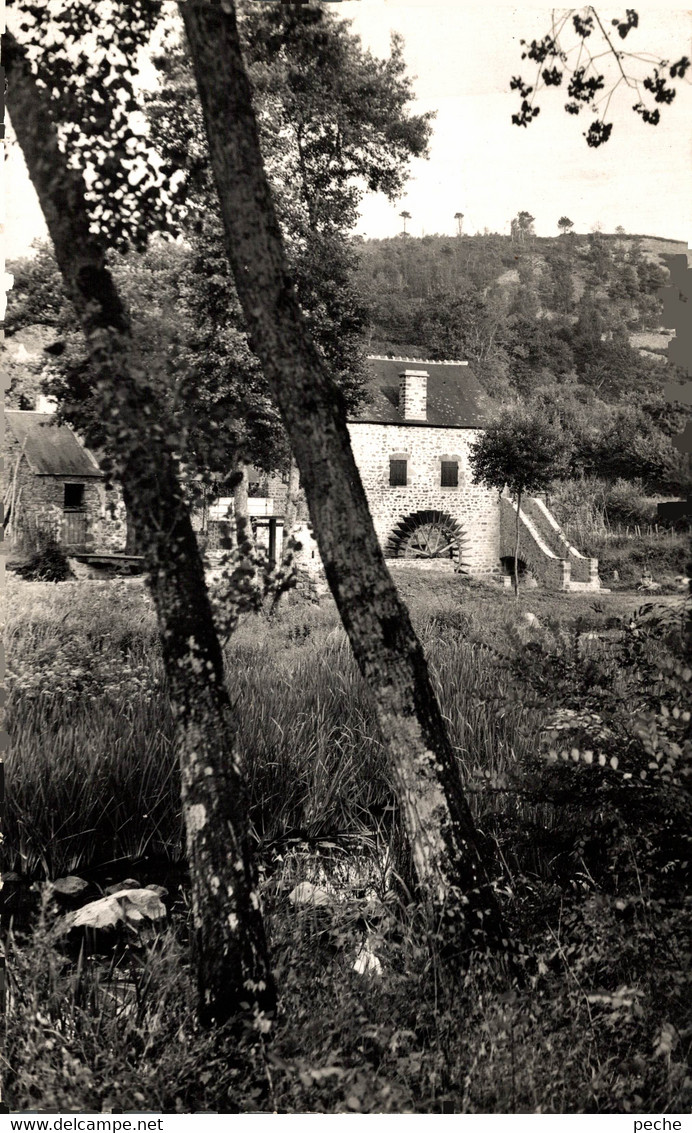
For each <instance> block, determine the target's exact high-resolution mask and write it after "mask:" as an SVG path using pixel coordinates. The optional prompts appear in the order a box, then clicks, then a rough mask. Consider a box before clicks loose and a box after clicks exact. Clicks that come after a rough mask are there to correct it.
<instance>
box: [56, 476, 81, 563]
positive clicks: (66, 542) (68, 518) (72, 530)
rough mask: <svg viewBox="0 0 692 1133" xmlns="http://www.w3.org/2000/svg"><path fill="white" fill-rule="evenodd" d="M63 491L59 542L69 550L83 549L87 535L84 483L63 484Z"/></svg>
mask: <svg viewBox="0 0 692 1133" xmlns="http://www.w3.org/2000/svg"><path fill="white" fill-rule="evenodd" d="M64 493H65V495H64V502H63V513H62V539H61V542H62V544H63V546H64V547H69V548H70V550H73V551H84V550H85V548H86V537H87V512H86V503H85V498H84V496H85V491H84V484H65V485H64Z"/></svg>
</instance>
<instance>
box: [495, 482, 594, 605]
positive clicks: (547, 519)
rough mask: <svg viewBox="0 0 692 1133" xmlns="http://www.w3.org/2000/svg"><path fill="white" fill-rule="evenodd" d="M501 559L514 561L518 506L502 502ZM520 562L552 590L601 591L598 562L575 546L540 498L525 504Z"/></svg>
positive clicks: (529, 498) (505, 498)
mask: <svg viewBox="0 0 692 1133" xmlns="http://www.w3.org/2000/svg"><path fill="white" fill-rule="evenodd" d="M500 508H501V511H500V556H501V558H503V559H509V558H512V559H513V558H514V540H515V532H516V522H517V507H516V503H515V502H514V501H513V500H511V499H510V498H509V497H508V496H502V499H501V501H500ZM519 522H520V530H519V560H520V562H522V563H524V565H525V567H527V568H528V569H529V570H530V571H531V573H532V574H533V576H534V578H536V579H537V581H539V582H542V583H543V584H544V585H545V586H547V587H549V588H550V589H551V590H601V589H602V587H601V580H600V578H599V575H598V559H591V558H586V557H585V556H584V555H582V554H581V552H580V551H578V550H577V549H576V547H573V546H572V545H571V543H570V542H569V540H568V539H567V536H566V535H565V533H564V531H563V530H562V528H561V527H560V524H559V523H558V522H557V520H556V519H555V517H554V516H553V515H552V514H551V513H550V511H549V510H548V508H547V507H546V506H545V504H544V503H543V501H542V500H541V499H539V498H538V497H537V496H524V497H523V498H522V501H521V515H520V521H519Z"/></svg>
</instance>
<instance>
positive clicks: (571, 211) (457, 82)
mask: <svg viewBox="0 0 692 1133" xmlns="http://www.w3.org/2000/svg"><path fill="white" fill-rule="evenodd" d="M637 10H638V11H639V14H640V26H639V28H638V29H637V30H636V31H634V32H631V33H630V36H629V37H628V39H627V41H626V44H625V45H624V46H626V47H627V48H628V49H629V50H632V51H634V50H637V49H639V50H642V51H649V52H651V53H653V54H655V55H657V56H661V57H664V58H668V59H670V60H671V61H673V60H675V59H678V58H679V57H680V56H681V55H683V54H688V55H692V45H691V41H692V12H689V11H686V10H685V9H684V7H682V6H680V7H674V6H672V5H671V4H670V3H667V4H665V5H659V4H656V3H654V2H653V0H647V2H646V3H644V4H643V5H638V6H637ZM338 11H339V14H340V15H343V16H344V17H347V18H349V19H352V20H353V28H354V31H356V32H357V33H358V34H359V35H360V36H361V38H362V40H363V43H364V45H365V46H367V47H369V48H370V49H371V50H372V51H373V52H374V53H375V54H376V55H384V54H386V53H387V51H388V48H389V39H390V34H391V32H392V31H398V32H400V33H401V34H402V35H403V37H404V40H405V48H404V55H405V58H406V61H407V65H408V70H409V73H410V74H411V75H413V76H415V80H414V90H415V94H416V102H415V109H416V110H420V111H424V110H434V111H436V119H435V122H434V127H433V128H434V134H433V138H432V141H431V145H430V156H429V159H428V160H425V161H424V160H416V161H414V162H413V163H412V167H411V178H410V181H409V184H408V186H407V192H406V195H405V196H404V197H403V198H402V199H401V200H400V201H399V202H397V203H396V204H392V203H390V202H389V201H387V200H386V199H385V198H383V197H382V196H373V195H369V196H368V197H367V198H366V200H365V201H364V203H363V207H362V210H361V220H360V223H359V225H358V231H359V232H360V233H361V234H363V235H366V236H370V237H386V236H394V235H396V234H397V233H399V232H400V231H401V226H402V222H401V219H400V217H399V214H400V212H401V211H402V210H404V209H405V210H406V211H408V212H409V213H410V214H411V220H410V221H409V222H408V224H407V228H408V231H409V232H410V233H411V234H412V235H414V236H421V235H424V234H426V233H436V232H437V233H449V234H452V233H454V232H455V231H456V221H455V219H454V214H455V213H456V212H462V213H463V214H464V221H463V225H464V231H465V232H468V233H474V232H482V231H483V230H484V229H486V228H487V229H489V230H490V231H492V232H509V225H510V221H511V219H512V217H513V216H516V214H517V212H519V211H520V210H522V209H526V210H528V211H529V212H530V213H531V214H532V215H533V216H534V217H535V220H536V224H535V228H536V231H537V233H538V234H539V235H545V236H549V235H555V234H557V221H558V218H559V217H561V216H563V215H567V216H568V217H569V218H570V219H571V220H572V221H573V222H574V228H575V231H577V232H589V231H591V230H593V229H595V228H597V227H600V228H601V229H602V230H603V231H606V232H608V231H611V232H612V231H613V230H614V229H615V228H616V227H617V226H619V225H621V226H622V227H623V228H624V229H625V230H626V231H627V232H639V233H645V234H648V235H657V236H667V237H671V238H674V239H678V240H687V241H688V243H690V244H692V87H691V86H690V85H686V86H684V87H682V88H681V89H680V91H679V93H678V95H677V97H676V99H675V101H674V103H673V105H672V106H670V107H665V108H664V112H663V114H662V121H661V124H660V125H659V126H658V127H656V128H653V127H651V126H647V125H645V124H644V123H643V122H642V121H641V119H640V118H639V117H638V116H637V115H635V114H634V113H633V112H632V110H631V106H632V104H633V102H634V101H635V98H634V96H633V94H632V92H631V91H628V90H626V89H625V88H624V87H621V88H620V90H619V92H617V93H616V95H615V96H614V98H613V101H612V103H611V108H610V118H611V120H612V121H613V133H612V136H611V139H610V141H609V142H608V144H607V145H605V146H602V147H600V148H599V149H591V148H589V147H588V146H587V145H586V141H585V139H584V137H583V130H584V129H585V128H586V125H587V124H588V121H589V118H587V119H584V117H583V115H582V116H579V117H571V116H569V115H567V114H566V113H565V112H564V110H563V105H564V102H565V101H566V99H565V94H564V91H558V90H550V91H546V92H545V95H544V97H543V98H542V99H541V100H540V104H541V108H542V109H541V114H540V115H539V117H538V118H537V119H536V120H535V121H534V122H533V123H532V124H531V125H530V126H529V127H528V128H527V129H521V128H518V127H516V126H513V125H512V124H511V120H510V119H511V115H512V113H514V112H515V111H516V109H517V108H518V101H519V100H518V96H517V94H516V92H513V91H510V89H509V81H510V78H511V76H512V75H516V74H522V75H523V76H524V77H525V78H528V79H529V81H531V72H530V70H527V69H526V65H525V64H522V61H521V51H522V48H521V46H520V43H519V41H520V39H522V38H524V39H528V40H531V39H533V38H540V37H542V36H543V35H544V34H545V33H546V32H547V31H548V30H549V28H550V19H551V9H550V8H547V7H542V8H535V7H531V8H522V9H519V8H516V7H511V6H508V5H504V4H502V3H500V4H497V3H493V4H489V3H487V0H486V3H483V4H471V3H468V2H467V0H344V2H343V3H340V4H339V9H338ZM623 11H624V5H623V7H622V8H616V9H613V10H612V11H611V9H610V8H607V9H600V8H599V12H600V13H601V14H602V16H604V17H606V18H607V20H608V21H609V20H610V17H611V16H613V15H616V16H622V14H623ZM4 174H5V210H6V215H5V233H6V253H5V254H6V256H7V257H8V258H9V259H11V258H14V257H16V256H19V255H23V254H25V253H26V252H27V251H28V249H29V246H30V244H31V241H32V240H33V239H35V238H36V237H40V236H43V235H44V234H45V228H44V226H43V221H42V217H41V213H40V209H39V207H38V202H37V201H36V198H35V195H34V193H33V189H32V187H31V184H30V182H29V180H28V177H27V175H26V170H25V168H24V165H23V161H22V159H21V154H20V153H19V151H18V149H17V147H16V143H15V144H12V142H11V140H10V143H9V146H8V158H7V161H6V163H5V171H4Z"/></svg>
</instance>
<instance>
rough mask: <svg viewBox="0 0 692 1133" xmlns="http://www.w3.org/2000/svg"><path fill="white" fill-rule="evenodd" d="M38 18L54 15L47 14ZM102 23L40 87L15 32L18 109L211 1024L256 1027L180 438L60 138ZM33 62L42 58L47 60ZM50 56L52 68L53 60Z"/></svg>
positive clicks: (11, 42)
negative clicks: (87, 407)
mask: <svg viewBox="0 0 692 1133" xmlns="http://www.w3.org/2000/svg"><path fill="white" fill-rule="evenodd" d="M136 14H138V15H141V12H139V13H136ZM38 15H39V18H41V17H42V18H43V19H47V18H48V17H47V14H46V12H45V10H43V9H42V10H41V11H40V12H39V13H38ZM102 15H103V9H101V10H100V11H99V10H96V9H89V8H85V9H84V10H82V11H81V12H79V13H76V12H75V11H74V10H73V9H70V10H68V11H67V13H66V19H65V22H64V23H62V24H60V26H59V27H58V29H57V30H58V33H59V34H58V37H57V38H55V32H56V27H55V25H54V24H53V23H52V21H51V23H50V24H43V25H41V27H42V30H43V31H47V32H48V33H49V35H50V34H51V33H52V36H53V38H54V42H53V46H52V52H51V56H50V58H49V59H48V60H47V63H48V65H49V66H50V67H51V68H52V69H53V70H52V71H51V70H49V71H43V70H41V72H40V73H41V76H42V78H43V82H42V84H41V85H39V83H38V81H37V78H36V76H35V74H34V71H33V69H32V65H31V63H30V61H29V53H28V51H27V49H25V48H24V47H23V46H21V45H20V44H19V43H18V42H17V40H16V39H15V37H14V36H13V35H12V34H11V33H7V34H5V35H4V36H3V58H4V63H5V68H6V74H7V80H8V106H9V111H10V114H11V117H12V124H13V126H14V129H15V133H16V135H17V139H18V141H19V144H20V146H21V148H22V152H23V154H24V157H25V160H26V163H27V168H28V170H29V174H30V176H31V179H32V181H33V184H34V186H35V188H36V192H37V195H38V198H39V201H40V204H41V208H42V210H43V214H44V217H45V219H46V223H47V226H48V230H49V233H50V235H51V239H52V241H53V246H54V248H55V255H56V260H57V262H58V265H59V267H60V271H61V274H62V276H63V279H64V282H65V286H66V289H67V291H68V293H69V295H70V298H71V301H72V304H73V306H74V309H75V312H76V313H77V315H78V317H79V320H80V324H81V328H82V333H83V335H84V340H85V342H86V346H87V351H88V356H89V364H90V370H91V375H90V382H91V385H92V389H93V391H94V392H95V394H96V396H98V398H99V407H100V412H101V418H102V421H103V423H104V434H105V438H104V439H105V442H106V444H107V446H108V452H109V455H110V458H111V460H112V462H113V465H114V467H115V469H116V470H117V473H118V477H119V479H120V482H121V484H122V488H123V496H124V499H125V503H126V505H127V508H128V514H129V516H130V518H131V519H132V521H133V523H134V525H135V531H136V537H137V543H138V546H139V548H140V550H141V553H142V554H143V556H144V559H145V563H146V566H147V570H148V584H149V587H150V590H151V594H152V598H153V601H154V606H155V609H156V612H157V617H158V623H159V631H160V640H161V650H162V656H163V663H164V667H165V672H166V676H167V681H168V688H169V695H170V700H171V707H172V711H173V718H174V721H175V738H176V745H177V749H178V754H179V761H180V772H181V781H182V809H183V817H184V821H185V827H186V841H187V853H188V861H189V866H190V875H191V884H192V904H193V931H192V943H193V949H194V955H195V966H196V971H197V978H198V989H199V1013H200V1016H201V1018H202V1020H203V1021H205V1022H209V1021H212V1020H216V1021H223V1020H225V1019H227V1018H229V1017H230V1016H234V1015H237V1014H238V1013H239V1012H240V1013H242V1012H243V1011H245V1012H247V1011H249V1013H250V1017H251V1018H252V1017H255V1016H257V1015H258V1014H259V1015H263V1014H264V1013H266V1012H270V1011H272V1010H273V1007H274V1003H275V993H274V983H273V978H272V974H271V969H270V966H269V959H268V955H267V948H266V942H265V936H264V928H263V922H262V916H261V912H260V907H259V900H258V897H257V874H256V869H255V865H254V862H253V858H252V854H251V849H250V837H249V820H248V811H247V800H246V793H245V785H244V782H243V777H242V772H241V769H240V757H239V753H238V750H237V742H236V731H237V730H236V725H235V721H234V717H233V710H232V707H231V701H230V698H229V694H228V691H227V689H226V685H225V674H224V664H223V656H222V653H221V648H220V645H219V641H218V638H217V635H216V631H215V627H214V622H213V618H212V612H211V607H210V604H209V598H208V595H207V590H206V586H205V581H204V573H203V569H202V563H201V559H200V556H199V553H198V549H197V545H196V541H195V536H194V532H193V530H192V524H191V522H190V515H189V510H188V507H187V503H186V500H185V495H184V492H183V490H182V487H181V484H180V479H179V474H178V462H177V460H176V453H175V444H176V441H177V438H176V437H173V438H172V437H170V435H169V434H168V432H167V428H166V421H165V418H164V419H163V420H162V419H161V416H160V414H159V411H158V405H157V398H156V390H155V388H154V387H153V386H152V383H151V382H150V381H149V375H148V367H147V366H146V365H145V364H143V361H142V359H141V357H138V354H137V350H136V345H135V343H134V341H133V336H132V332H131V324H130V319H129V317H128V313H127V310H126V308H125V306H124V304H123V302H122V299H121V296H120V295H119V293H118V290H117V288H116V286H115V284H114V282H113V277H112V275H111V273H110V272H109V270H108V268H107V267H106V254H105V244H104V240H103V238H102V236H100V235H98V234H97V232H95V231H94V229H95V228H97V227H98V219H97V218H98V217H99V216H100V215H102V214H101V212H100V210H99V209H96V210H93V211H92V210H91V209H90V207H89V202H88V199H87V195H86V193H85V188H84V179H83V175H82V172H81V170H80V169H79V168H75V167H74V166H73V165H71V164H70V161H69V157H68V155H67V154H66V153H65V152H64V150H63V148H62V147H61V144H60V140H59V137H58V128H57V127H58V123H60V122H61V117H60V115H61V111H62V113H68V112H69V110H70V106H71V100H70V97H69V92H68V95H67V96H66V100H65V103H64V104H63V103H62V102H61V99H60V93H59V89H58V84H57V80H56V79H55V69H56V68H57V70H58V71H59V72H60V73H61V74H62V75H63V76H64V75H65V73H67V72H66V71H65V70H64V68H61V67H60V66H59V64H60V60H61V59H62V61H63V63H64V62H65V59H66V58H67V57H69V68H71V67H72V65H73V64H74V58H73V48H74V46H75V44H80V43H81V37H82V35H83V34H84V30H85V29H84V21H85V19H87V20H88V19H89V18H90V17H91V18H93V19H96V20H99V19H100V18H101V17H102ZM131 15H135V13H130V12H128V13H127V14H126V21H127V32H126V40H127V43H128V44H130V43H131V40H130V38H129V37H130V36H131V35H132V34H133V32H132V29H133V28H135V30H136V33H137V34H136V35H135V40H136V38H137V35H139V36H140V37H141V38H144V37H145V36H146V34H147V33H148V31H149V27H150V24H149V20H148V19H143V20H142V22H141V23H140V24H139V25H138V24H137V21H136V20H134V19H133V20H130V16H131ZM32 33H34V34H32ZM25 35H27V38H28V39H29V43H30V45H31V47H32V48H35V47H36V42H37V40H38V43H39V44H40V42H41V36H40V32H38V31H37V29H36V28H32V26H31V25H27V26H26V28H25ZM32 54H34V56H36V52H35V51H34V52H32ZM38 58H39V59H40V60H41V62H43V58H44V56H43V53H40V52H39V54H38ZM132 62H134V61H132ZM69 73H71V70H70V71H69ZM130 75H131V72H130ZM53 82H55V83H56V86H54V87H53V86H52V83H53ZM99 83H102V76H100V72H99ZM99 83H96V84H95V89H96V90H98V89H100V90H101V93H102V96H104V97H105V95H106V94H107V91H108V88H107V86H105V87H104V86H101V87H99ZM77 157H81V158H83V157H84V153H83V152H82V153H80V154H79V155H75V159H76V158H77ZM101 203H102V204H103V202H101ZM111 203H112V204H114V203H115V202H111ZM113 211H114V212H117V207H116V208H115V209H114V210H113ZM132 215H133V214H132V213H129V212H128V210H127V208H126V207H125V208H124V215H123V230H122V231H123V232H126V231H128V229H130V225H131V221H132ZM137 215H138V217H139V221H138V223H143V221H142V214H141V212H138V213H137ZM108 229H109V231H110V232H113V231H114V230H115V231H117V218H116V217H115V216H113V215H111V216H109V217H108ZM121 237H122V232H121ZM243 1004H244V1005H245V1006H244V1007H243V1006H242V1005H243Z"/></svg>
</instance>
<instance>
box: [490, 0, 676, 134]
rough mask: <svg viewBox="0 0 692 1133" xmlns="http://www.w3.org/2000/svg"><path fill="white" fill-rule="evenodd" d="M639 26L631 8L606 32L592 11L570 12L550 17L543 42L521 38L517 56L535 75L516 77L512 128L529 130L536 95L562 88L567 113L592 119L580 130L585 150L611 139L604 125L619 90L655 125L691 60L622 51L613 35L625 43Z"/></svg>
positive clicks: (536, 111)
mask: <svg viewBox="0 0 692 1133" xmlns="http://www.w3.org/2000/svg"><path fill="white" fill-rule="evenodd" d="M638 26H639V15H638V13H637V12H636V11H635V10H634V9H633V8H628V9H627V12H626V14H625V16H624V18H622V19H620V18H617V17H615V18H614V19H612V20H611V21H610V28H608V26H607V24H606V22H605V20H604V18H603V17H602V14H601V13H600V12H599V11H598V10H597V9H596V8H594V7H591V6H589V7H587V8H581V9H576V10H575V9H574V8H570V9H568V10H567V11H563V12H561V13H559V14H558V15H557V16H556V17H555V18H554V20H553V23H552V27H551V30H550V32H548V33H547V34H546V35H544V36H543V38H542V39H538V40H536V39H534V40H532V41H531V43H527V41H526V40H524V39H522V40H521V41H520V42H521V46H522V47H523V48H525V50H524V51H523V52H522V56H521V58H522V59H528V60H529V61H530V62H532V63H535V64H536V72H535V78H534V81H533V84H529V83H527V82H526V81H525V80H524V79H522V77H521V76H519V75H515V76H514V77H513V78H512V81H511V83H510V87H511V89H512V90H516V91H517V92H518V94H519V97H520V99H521V104H520V107H519V111H518V113H516V114H513V115H512V122H513V123H514V125H515V126H528V125H529V124H530V123H531V122H532V121H533V120H534V119H535V118H536V117H537V116H538V114H539V113H540V107H539V106H538V105H537V104H536V98H537V96H538V94H539V92H541V91H544V90H546V89H548V88H550V87H562V86H563V84H564V85H565V86H566V88H567V99H568V101H567V102H566V103H565V110H566V111H567V113H568V114H572V115H578V114H580V113H581V112H582V110H585V111H588V112H591V113H592V114H593V116H594V117H593V119H592V121H591V123H590V125H589V127H588V129H587V130H586V131H585V132H584V137H585V138H586V142H587V145H589V146H592V147H598V146H601V145H603V144H604V143H605V142H607V141H608V139H609V138H610V135H611V133H612V130H613V124H612V122H609V121H607V116H608V110H609V107H610V103H611V100H612V98H613V96H614V95H615V93H616V91H617V90H618V88H619V87H620V86H622V87H623V88H624V89H625V90H627V91H628V92H632V93H630V97H634V98H636V99H637V101H636V102H635V104H634V105H633V107H632V109H633V110H634V112H635V113H636V114H638V115H640V117H641V119H642V121H643V122H646V123H648V124H649V125H651V126H657V125H658V123H659V122H660V119H661V109H660V108H661V107H663V106H669V105H670V104H671V103H672V102H673V100H674V98H675V95H676V93H677V91H676V88H675V87H674V86H673V85H672V84H673V83H675V82H678V81H682V80H684V79H685V75H686V73H687V71H688V69H689V66H690V60H689V58H688V56H686V55H683V56H682V57H681V58H680V59H678V60H677V61H676V62H674V63H672V64H671V62H670V60H668V59H660V58H659V59H658V60H657V61H655V62H652V60H656V56H655V55H654V54H653V53H652V51H651V50H650V49H649V50H647V51H640V52H631V51H624V50H622V47H621V46H620V45H619V44H618V42H617V40H616V39H615V31H616V32H617V35H618V37H619V39H620V40H624V39H626V38H627V36H628V35H629V34H630V32H632V31H633V30H634V29H636V28H637V27H638ZM613 28H614V29H615V31H613V30H612V29H613Z"/></svg>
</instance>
